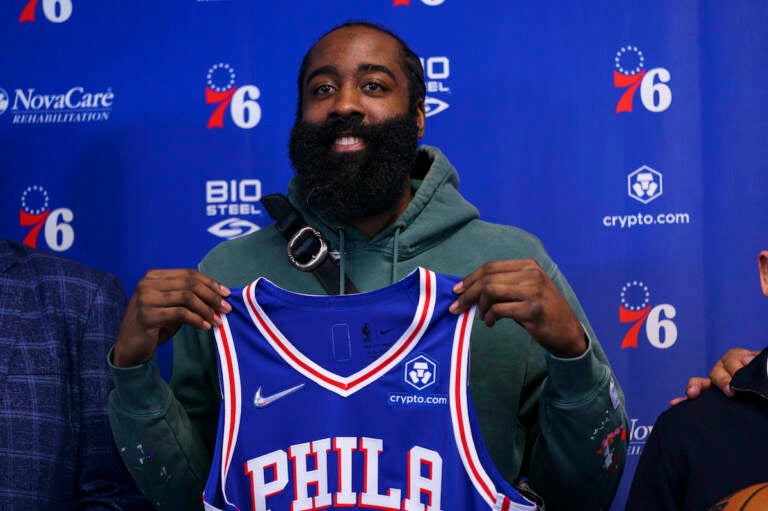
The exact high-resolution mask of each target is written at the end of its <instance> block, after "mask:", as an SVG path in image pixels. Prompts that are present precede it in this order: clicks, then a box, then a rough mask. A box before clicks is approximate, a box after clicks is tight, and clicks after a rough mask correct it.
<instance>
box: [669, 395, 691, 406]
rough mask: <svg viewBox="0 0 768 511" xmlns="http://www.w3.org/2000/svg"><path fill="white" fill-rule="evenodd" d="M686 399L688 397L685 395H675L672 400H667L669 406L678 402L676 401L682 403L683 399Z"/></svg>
mask: <svg viewBox="0 0 768 511" xmlns="http://www.w3.org/2000/svg"><path fill="white" fill-rule="evenodd" d="M687 400H688V398H687V397H685V396H682V397H676V398H675V399H673V400H671V401H670V402H669V406H675V405H676V404H678V403H682V402H683V401H687Z"/></svg>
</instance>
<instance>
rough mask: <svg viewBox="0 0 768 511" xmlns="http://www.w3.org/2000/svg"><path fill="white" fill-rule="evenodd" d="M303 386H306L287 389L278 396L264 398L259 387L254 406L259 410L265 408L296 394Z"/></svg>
mask: <svg viewBox="0 0 768 511" xmlns="http://www.w3.org/2000/svg"><path fill="white" fill-rule="evenodd" d="M303 386H304V384H303V383H300V384H298V385H296V386H295V387H291V388H290V389H285V390H283V391H280V392H278V393H277V394H272V395H271V396H262V395H261V387H259V388H258V389H256V395H255V396H253V404H254V405H256V407H257V408H263V407H265V406H267V405H268V404H271V403H274V402H275V401H277V400H278V399H280V398H281V397H284V396H287V395H288V394H292V393H294V392H296V391H297V390H299V389H300V388H301V387H303Z"/></svg>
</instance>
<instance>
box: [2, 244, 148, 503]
mask: <svg viewBox="0 0 768 511" xmlns="http://www.w3.org/2000/svg"><path fill="white" fill-rule="evenodd" d="M124 309H125V293H124V292H123V288H122V286H121V284H120V281H119V280H118V279H117V278H116V277H115V276H112V275H108V274H106V273H102V272H98V271H96V270H92V269H90V268H87V267H85V266H83V265H80V264H78V263H75V262H73V261H70V260H68V259H65V258H63V257H60V256H57V255H54V254H49V253H46V252H42V251H37V250H33V249H30V248H28V247H26V246H24V245H21V244H18V243H15V242H11V241H6V240H0V510H3V511H4V510H17V509H19V510H21V509H24V510H32V509H34V510H49V509H50V510H54V509H56V510H61V509H150V508H151V507H150V506H149V504H148V502H146V500H144V499H143V497H141V495H140V493H139V492H138V490H136V487H135V486H134V485H133V482H132V481H131V479H130V476H129V475H128V472H127V471H126V469H125V467H124V466H123V464H122V460H121V459H120V457H119V455H118V453H117V450H116V449H115V446H114V442H113V440H112V434H111V432H110V429H109V422H108V418H107V396H108V394H109V391H110V390H111V388H112V378H111V375H110V373H109V372H108V369H107V363H106V355H107V351H108V350H109V347H110V345H111V344H112V343H113V342H114V339H115V337H116V336H117V331H118V329H119V326H120V320H121V318H122V314H123V311H124Z"/></svg>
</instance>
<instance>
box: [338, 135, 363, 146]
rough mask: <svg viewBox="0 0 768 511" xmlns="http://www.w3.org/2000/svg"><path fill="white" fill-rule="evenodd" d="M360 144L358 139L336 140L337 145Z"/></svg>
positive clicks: (340, 138)
mask: <svg viewBox="0 0 768 511" xmlns="http://www.w3.org/2000/svg"><path fill="white" fill-rule="evenodd" d="M359 142H360V139H359V138H357V137H339V138H337V139H336V145H355V144H357V143H359Z"/></svg>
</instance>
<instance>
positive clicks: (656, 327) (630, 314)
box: [619, 280, 677, 350]
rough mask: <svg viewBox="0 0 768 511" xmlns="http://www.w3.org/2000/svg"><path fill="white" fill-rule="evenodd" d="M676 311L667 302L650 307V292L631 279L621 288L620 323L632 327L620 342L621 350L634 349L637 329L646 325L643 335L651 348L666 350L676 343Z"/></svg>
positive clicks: (636, 340) (638, 331)
mask: <svg viewBox="0 0 768 511" xmlns="http://www.w3.org/2000/svg"><path fill="white" fill-rule="evenodd" d="M676 315H677V310H676V309H675V307H674V306H673V305H670V304H668V303H663V304H659V305H656V306H653V305H651V292H650V290H649V289H648V286H647V285H645V283H643V282H641V281H637V280H633V281H630V282H627V283H626V284H624V286H623V287H622V288H621V295H620V304H619V322H621V323H631V324H632V326H631V327H630V328H629V330H628V331H627V333H626V335H624V339H622V341H621V349H623V350H624V349H627V348H637V347H638V339H639V337H640V330H641V328H642V327H643V325H645V336H646V338H647V339H648V342H649V343H650V345H651V346H653V347H654V348H657V349H667V348H670V347H672V346H673V345H674V344H675V343H676V342H677V325H676V324H675V322H674V321H672V320H673V319H674V317H675V316H676Z"/></svg>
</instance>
